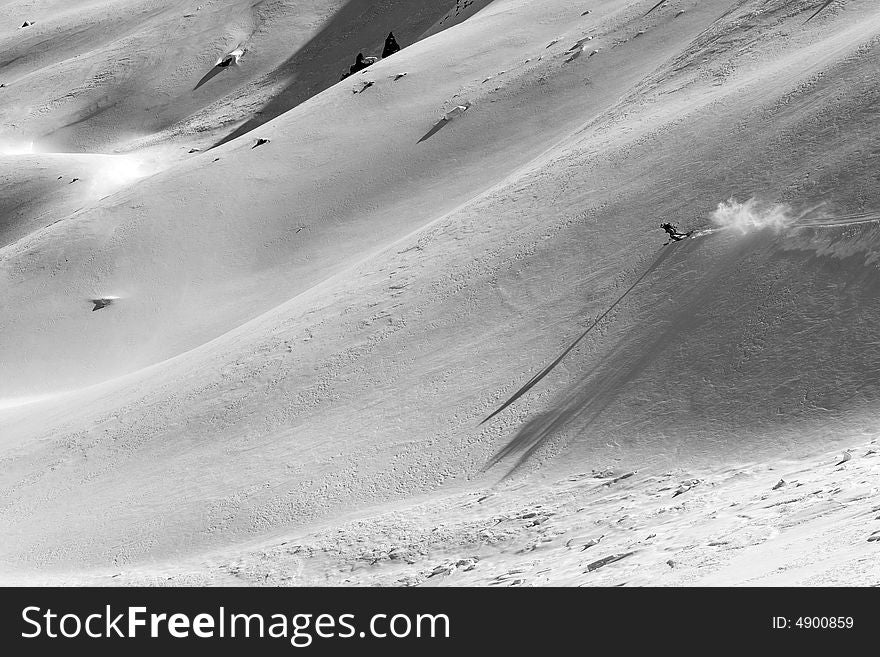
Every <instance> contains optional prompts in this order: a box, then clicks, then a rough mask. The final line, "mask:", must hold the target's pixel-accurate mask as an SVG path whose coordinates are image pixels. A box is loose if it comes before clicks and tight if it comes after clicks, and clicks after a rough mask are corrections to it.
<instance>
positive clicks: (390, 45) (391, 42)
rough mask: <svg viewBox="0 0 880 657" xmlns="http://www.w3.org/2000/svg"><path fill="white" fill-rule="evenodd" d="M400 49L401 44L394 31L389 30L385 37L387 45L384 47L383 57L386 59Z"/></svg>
mask: <svg viewBox="0 0 880 657" xmlns="http://www.w3.org/2000/svg"><path fill="white" fill-rule="evenodd" d="M398 50H400V46H399V45H398V44H397V40H396V39H395V38H394V33H393V32H389V33H388V36H387V37H386V38H385V47H384V48H383V49H382V59H385V58H386V57H388V56H389V55H393V54H394V53H396V52H397V51H398Z"/></svg>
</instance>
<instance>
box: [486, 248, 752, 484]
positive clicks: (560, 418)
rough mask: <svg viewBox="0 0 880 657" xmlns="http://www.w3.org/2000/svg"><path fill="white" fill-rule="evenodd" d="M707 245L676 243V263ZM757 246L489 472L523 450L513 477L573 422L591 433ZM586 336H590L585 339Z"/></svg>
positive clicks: (582, 387) (586, 382)
mask: <svg viewBox="0 0 880 657" xmlns="http://www.w3.org/2000/svg"><path fill="white" fill-rule="evenodd" d="M703 239H704V240H705V239H706V238H703ZM702 243H704V242H703V240H701V241H700V242H692V241H686V242H684V243H683V244H681V245H673V248H674V249H675V251H674V255H675V261H681V260H682V259H684V258H686V257H687V256H688V254H690V253H691V252H694V251H695V250H696V249H698V248H699V247H700V245H701V244H702ZM753 244H754V238H753V239H748V240H743V241H742V242H741V243H740V244H739V245H737V247H736V248H735V249H733V250H732V251H731V252H729V253H728V254H727V256H726V257H725V259H724V260H723V261H722V262H718V263H717V266H716V268H715V270H714V272H713V274H712V276H711V277H709V278H707V279H704V281H705V282H703V283H702V284H701V286H700V288H699V289H698V290H697V291H696V292H693V293H689V294H688V295H687V301H686V302H685V303H683V304H682V305H680V306H679V307H677V308H676V309H675V310H674V311H673V313H672V315H671V317H670V319H669V322H668V324H667V325H666V326H665V328H663V329H662V330H659V331H658V330H657V326H656V325H651V326H649V327H648V328H646V329H638V328H636V329H634V334H631V335H629V336H627V337H624V338H623V339H622V340H621V342H620V343H618V344H617V345H616V346H615V347H614V348H613V349H612V350H611V352H610V353H609V354H608V355H607V356H605V357H604V358H603V360H602V361H601V362H600V363H599V364H598V365H597V366H596V367H595V368H593V370H592V371H591V372H590V373H589V374H587V375H585V376H583V377H582V378H581V379H580V380H579V381H578V382H577V383H576V384H574V385H573V386H571V389H570V392H568V393H567V394H566V395H565V396H564V398H563V399H562V401H561V402H560V403H558V404H557V405H556V407H555V408H553V409H551V410H550V411H547V412H545V413H542V414H540V415H538V416H537V417H535V418H532V419H530V420H529V421H527V422H526V424H525V425H524V426H523V427H522V428H521V429H520V430H519V431H518V432H517V434H516V435H515V436H514V437H513V438H512V439H511V441H510V442H509V443H508V444H507V445H505V446H504V447H502V448H501V449H500V450H499V451H498V452H497V453H496V454H495V455H494V456H492V458H491V459H489V461H488V462H487V464H486V466H485V468H487V469H488V468H490V467H492V466H494V465H496V464H498V463H499V462H501V461H502V460H504V459H506V458H508V457H510V456H512V455H514V454H516V453H518V452H521V455H520V457H519V458H518V459H517V461H516V463H515V464H514V465H513V467H512V468H511V469H510V471H509V472H508V474H511V473H513V472H514V471H516V470H517V469H518V468H520V467H521V466H522V465H524V464H525V463H526V462H527V461H528V460H529V459H530V458H531V457H532V456H534V454H535V453H536V452H537V451H538V450H539V449H540V448H541V446H542V445H544V444H545V443H546V442H547V440H549V439H550V438H551V437H552V436H553V435H555V434H556V433H557V432H558V431H559V430H561V429H562V428H563V427H565V426H566V425H568V424H569V423H570V422H573V421H576V420H584V419H585V420H584V421H583V422H579V425H580V426H582V427H583V429H584V430H586V429H588V428H589V427H590V425H592V424H593V422H595V420H596V419H597V418H598V417H599V416H600V415H601V414H602V412H603V411H604V410H605V409H606V408H607V407H608V405H609V404H610V403H611V402H613V401H614V400H615V399H616V398H617V397H618V395H619V394H620V393H621V392H622V391H623V390H624V389H625V388H626V387H627V386H628V385H630V384H631V383H633V382H634V381H636V380H637V379H638V378H639V375H640V374H641V373H642V372H643V371H644V370H645V368H646V367H648V365H650V364H651V363H652V362H653V361H654V360H655V359H656V358H657V357H658V356H659V355H660V354H661V353H662V352H663V351H664V350H665V349H666V348H667V347H668V346H669V345H670V344H674V343H675V342H676V341H677V340H678V338H679V337H680V335H681V332H682V331H683V329H684V328H685V326H686V327H687V328H688V329H692V328H693V327H694V325H695V321H699V320H695V318H696V317H698V315H699V313H698V311H699V309H701V308H703V307H705V305H706V304H707V303H711V299H712V297H713V295H714V290H715V288H716V286H717V284H718V281H720V280H722V279H724V278H725V277H728V276H730V275H731V273H732V272H733V270H734V269H735V268H736V267H737V266H738V264H739V261H740V258H741V256H742V255H743V253H745V252H747V251H748V250H749V249H750V248H751V247H752V245H753ZM672 253H673V251H672V250H671V249H670V250H669V251H664V252H663V253H661V257H660V258H658V259H657V261H655V262H654V263H653V264H652V265H651V266H650V267H649V269H648V270H647V272H646V273H650V272H653V271H655V270H657V269H658V268H659V265H660V264H662V262H663V261H664V260H665V259H666V256H667V255H669V254H672ZM642 277H643V278H644V277H645V275H644V274H643V276H642ZM640 280H641V279H640ZM656 284H657V281H655V280H652V279H647V280H645V282H644V283H643V285H646V286H650V285H656ZM631 289H632V288H631ZM628 292H629V291H628ZM624 296H626V295H624ZM620 298H621V299H622V298H623V297H620ZM615 305H616V304H615ZM606 314H607V313H606ZM603 317H604V315H603ZM600 319H601V318H600ZM594 325H595V324H594ZM590 328H592V326H591V327H590ZM588 330H589V329H588ZM585 334H586V332H585V333H584V334H582V336H581V337H583V335H585ZM579 340H580V338H579V339H578V341H579ZM574 344H575V343H573V344H572V345H570V346H569V347H568V348H567V349H566V350H565V351H564V352H563V353H562V354H561V355H560V356H559V357H557V358H556V360H554V361H553V363H552V364H551V365H550V366H549V367H547V368H545V369H544V370H542V372H541V373H540V377H541V378H543V376H546V375H547V374H549V371H550V369H552V367H554V366H555V365H557V364H558V363H559V362H560V361H561V360H562V358H563V357H564V356H565V355H566V354H567V353H568V352H569V351H570V350H571V349H572V348H573V347H574ZM538 380H540V379H538ZM533 382H535V383H536V382H537V381H535V379H533V380H532V381H530V382H529V383H530V384H533ZM527 385H529V384H527ZM516 396H518V395H515V397H516Z"/></svg>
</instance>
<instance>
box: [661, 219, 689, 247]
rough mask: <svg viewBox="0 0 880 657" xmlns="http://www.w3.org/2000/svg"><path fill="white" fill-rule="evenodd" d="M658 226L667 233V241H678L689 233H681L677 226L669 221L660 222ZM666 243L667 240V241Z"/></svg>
mask: <svg viewBox="0 0 880 657" xmlns="http://www.w3.org/2000/svg"><path fill="white" fill-rule="evenodd" d="M660 228H662V229H663V230H665V231H666V232H667V233H668V234H669V241H673V240H674V241H676V242H677V241H679V240H683V239H684V238H685V237H687V236H688V235H689V233H681V232H679V230H678V228H676V227H675V225H674V224H670V223H669V222H667V223H665V224H660ZM667 243H668V242H667Z"/></svg>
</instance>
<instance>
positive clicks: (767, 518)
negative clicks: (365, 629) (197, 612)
mask: <svg viewBox="0 0 880 657" xmlns="http://www.w3.org/2000/svg"><path fill="white" fill-rule="evenodd" d="M653 4H656V3H654V2H648V1H647V0H640V1H636V0H593V1H592V2H590V3H589V9H590V12H589V13H588V14H585V15H582V14H583V12H584V6H581V5H573V4H572V3H570V2H566V1H563V0H546V1H544V2H539V3H536V2H527V1H526V0H494V1H482V2H479V1H478V2H473V3H461V2H456V1H455V0H450V1H448V2H423V1H419V0H375V1H372V0H371V1H368V2H344V1H343V0H333V1H331V2H328V1H326V0H322V1H320V2H319V1H317V0H276V1H274V2H271V3H266V2H261V3H254V2H251V0H248V1H244V0H229V1H227V2H222V3H221V2H212V1H210V0H192V1H191V2H170V1H167V0H122V1H120V0H116V1H113V2H110V1H109V0H87V1H86V0H77V1H72V0H47V1H46V2H41V3H39V4H38V5H35V4H34V3H30V2H24V1H17V2H9V3H4V4H3V5H2V7H0V52H2V53H3V58H2V60H0V84H3V85H4V86H3V87H0V99H2V102H0V172H2V175H0V464H2V465H0V535H2V536H3V539H2V541H0V573H2V575H0V581H2V582H3V583H41V584H42V583H64V584H101V585H114V584H154V585H162V584H234V583H242V584H272V585H278V584H285V585H305V584H329V585H336V584H377V583H378V584H386V585H425V586H430V585H445V584H456V585H492V586H497V585H500V586H511V585H513V586H526V585H545V584H557V585H612V584H614V585H616V584H627V585H738V584H761V585H790V584H796V585H813V584H833V585H841V584H845V585H869V584H871V585H875V584H877V583H878V579H880V569H878V567H877V565H876V564H877V563H878V559H877V550H880V540H877V539H875V537H876V536H880V534H878V533H877V532H878V531H880V521H878V518H880V515H878V513H880V500H878V495H877V493H878V484H877V481H878V468H880V461H878V453H880V447H878V445H877V440H878V436H880V426H878V425H880V422H878V419H877V407H878V402H880V350H878V348H877V346H878V344H880V305H878V303H877V299H878V294H880V260H878V254H880V225H878V220H880V185H878V184H877V183H878V176H880V174H878V170H880V169H878V167H880V130H878V119H880V115H878V108H880V69H878V67H877V65H876V62H877V61H878V56H880V51H878V48H880V6H878V5H877V3H876V2H875V1H874V0H845V1H844V0H841V1H840V2H836V3H832V4H831V5H829V6H828V7H827V8H826V9H825V10H823V11H822V12H820V13H819V14H818V15H817V16H816V17H815V18H813V19H812V20H810V21H809V22H806V19H807V18H809V17H810V15H811V14H813V13H814V12H815V10H816V9H817V8H818V7H819V4H820V3H819V2H818V0H670V1H669V2H667V3H665V4H664V5H662V6H660V7H658V8H657V9H655V10H654V11H652V12H650V13H649V14H648V15H645V12H646V11H647V10H648V9H650V8H651V6H652V5H653ZM24 20H31V21H33V22H34V24H33V25H32V26H30V27H28V28H27V29H20V26H21V25H22V22H23V21H24ZM389 31H393V32H394V34H395V36H396V37H397V40H398V42H399V43H400V44H401V45H402V46H403V49H402V50H401V51H400V52H398V53H396V54H394V55H392V56H391V57H389V58H387V59H385V60H380V61H379V62H377V63H376V64H373V65H372V66H370V67H369V68H367V69H365V70H363V71H361V72H359V73H357V74H355V75H352V76H350V77H347V78H346V79H344V80H342V81H340V77H341V75H342V74H343V73H346V72H347V71H348V67H349V66H350V65H351V63H352V62H353V61H354V57H355V55H356V54H357V53H358V52H363V53H364V54H366V55H374V54H379V52H381V48H382V43H383V42H384V38H385V36H386V35H387V33H388V32H389ZM587 41H589V42H590V46H589V49H590V52H591V53H592V55H591V56H590V57H577V56H576V55H579V54H580V53H581V52H583V48H585V47H586V46H584V45H583V44H584V43H586V42H587ZM236 49H241V51H242V52H246V53H247V56H245V57H241V58H240V60H239V61H238V62H237V65H236V66H229V67H220V68H218V67H215V65H214V63H215V62H216V61H217V60H218V58H222V57H223V56H224V55H226V54H227V53H231V52H232V51H233V50H236ZM572 53H574V55H573V54H572ZM404 72H405V73H406V75H405V76H403V75H401V74H402V73H404ZM353 92H356V93H353ZM461 108H465V109H466V110H467V111H464V109H461ZM438 117H446V120H441V121H440V123H438ZM452 119H454V120H452ZM257 140H261V141H259V142H258V141H257ZM262 140H266V141H262ZM257 146H258V147H257ZM667 221H668V222H672V223H674V224H676V226H678V227H679V229H681V230H693V231H695V232H694V233H693V235H694V237H695V239H688V240H683V241H681V242H674V243H672V244H670V245H668V246H663V243H664V242H665V237H666V236H665V234H664V233H663V231H662V230H660V229H659V228H658V225H659V224H660V223H663V222H667ZM634 283H637V284H636V285H635V286H634V287H633V285H634ZM624 293H626V294H625V296H623V299H622V300H621V301H620V303H619V304H617V305H614V306H613V309H612V311H611V312H609V313H608V314H607V315H605V316H603V313H606V311H607V310H608V309H609V308H610V307H612V305H613V304H614V303H615V301H617V300H618V299H620V298H621V296H622V295H624ZM95 298H112V299H114V303H112V304H110V305H108V306H107V307H105V308H101V309H100V310H99V311H97V312H93V311H92V304H91V303H90V302H89V299H95ZM597 318H601V319H600V321H599V322H598V323H597V324H596V326H595V328H594V329H592V330H591V331H589V332H588V333H586V335H585V336H584V338H583V339H582V340H581V341H579V342H578V343H577V345H576V346H575V347H574V348H573V349H572V350H571V351H570V352H568V353H567V354H566V355H565V357H564V358H562V359H561V360H560V361H559V363H558V364H557V365H555V366H554V367H552V368H550V369H549V371H548V372H547V373H546V376H543V378H540V380H539V381H538V382H537V383H536V384H535V385H534V386H533V387H531V388H530V389H529V390H528V391H527V392H526V393H525V394H523V395H522V396H520V397H519V398H517V400H516V401H515V402H513V403H512V404H510V405H509V406H508V407H507V408H505V409H504V410H503V411H502V412H500V413H498V414H497V415H495V416H494V417H492V418H491V419H490V420H489V421H487V422H482V421H483V420H484V419H485V418H486V417H487V416H489V415H490V414H491V413H492V412H493V411H495V410H496V409H497V408H498V407H499V406H501V405H502V404H503V403H504V402H505V401H506V400H507V399H508V398H510V397H511V395H513V394H514V393H516V392H517V390H518V389H520V388H521V387H522V386H523V385H524V384H526V383H527V382H528V381H529V380H530V379H532V378H533V377H535V376H536V375H538V374H539V373H541V372H542V370H544V369H545V368H547V367H548V365H550V364H551V363H553V362H554V361H555V360H556V359H557V357H558V356H560V355H561V354H562V353H563V352H564V350H565V349H566V347H568V346H569V345H570V344H571V343H572V342H573V341H574V340H575V339H576V338H577V337H578V336H579V335H581V334H582V333H583V332H584V330H585V329H586V328H587V327H589V326H590V325H591V324H592V323H593V322H594V321H595V320H596V319H597ZM844 450H849V452H848V453H849V454H850V455H851V458H850V459H849V460H847V461H846V462H844V463H841V464H840V465H836V464H837V463H839V462H840V461H841V460H842V456H843V454H844ZM607 557H620V558H616V559H611V560H606V558H607Z"/></svg>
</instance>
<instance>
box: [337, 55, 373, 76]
mask: <svg viewBox="0 0 880 657" xmlns="http://www.w3.org/2000/svg"><path fill="white" fill-rule="evenodd" d="M378 61H379V58H378V57H364V53H362V52H359V53H358V54H357V57H355V60H354V64H352V65H351V66H350V67H349V69H348V73H346V74H345V75H343V76H342V79H343V80H344V79H345V78H347V77H348V76H349V75H354V74H355V73H357V72H358V71H362V70H364V69H365V68H367V67H368V66H369V65H370V64H375V63H376V62H378Z"/></svg>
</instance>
